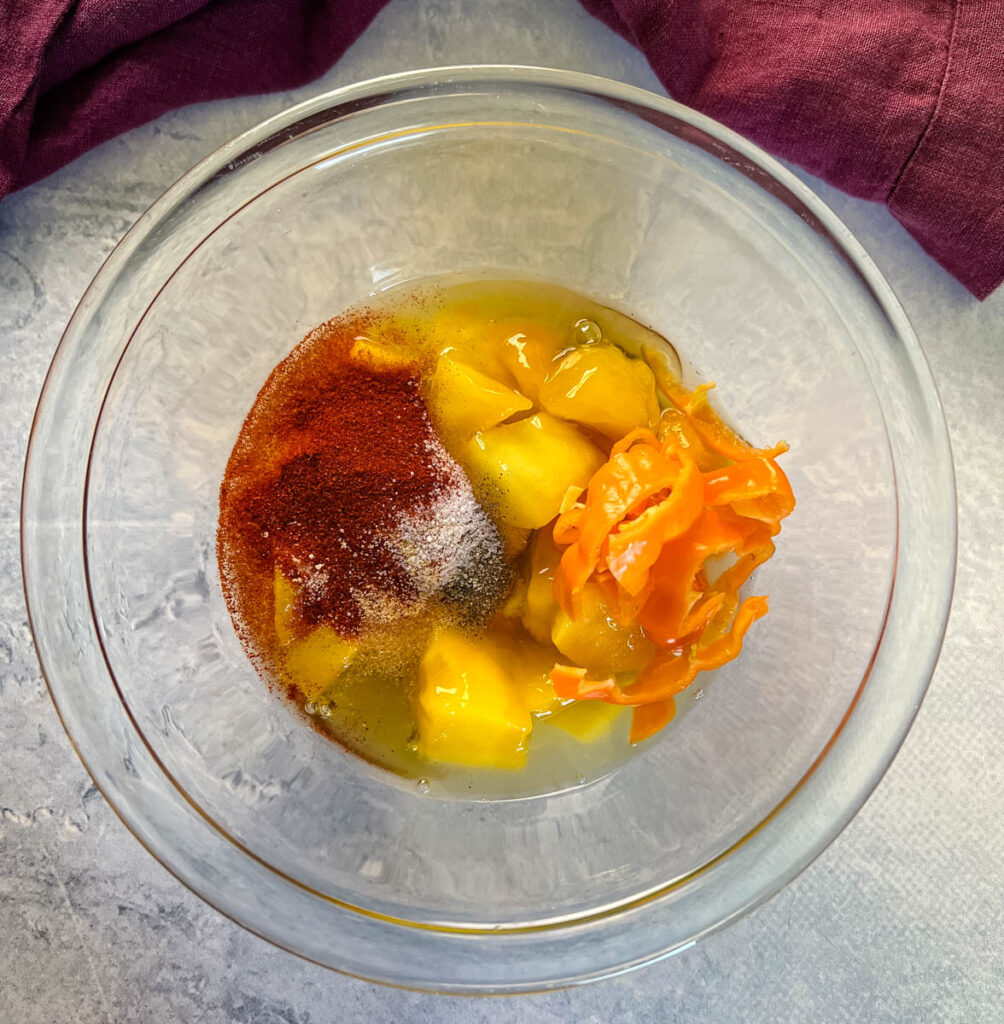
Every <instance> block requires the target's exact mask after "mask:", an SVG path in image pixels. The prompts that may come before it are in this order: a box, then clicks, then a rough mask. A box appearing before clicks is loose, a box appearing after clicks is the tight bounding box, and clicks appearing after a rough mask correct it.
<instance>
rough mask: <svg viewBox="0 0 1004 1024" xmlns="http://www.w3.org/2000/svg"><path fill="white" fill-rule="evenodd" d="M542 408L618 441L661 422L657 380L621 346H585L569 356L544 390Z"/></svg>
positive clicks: (564, 358) (559, 366) (548, 379)
mask: <svg viewBox="0 0 1004 1024" xmlns="http://www.w3.org/2000/svg"><path fill="white" fill-rule="evenodd" d="M539 401H540V404H541V406H542V407H543V408H544V409H546V410H547V411H548V412H549V413H551V414H552V415H554V416H560V417H561V418H562V419H566V420H572V421H573V422H575V423H582V424H585V425H587V426H589V427H591V428H592V429H593V430H597V431H599V432H600V433H601V434H603V435H605V436H606V437H609V438H610V439H611V440H618V439H619V438H621V437H623V436H624V435H625V434H626V433H628V432H629V431H631V430H634V429H635V428H636V427H651V426H653V425H654V424H655V423H656V421H657V420H658V419H659V401H658V398H657V397H656V389H655V377H654V375H653V374H652V371H651V370H650V369H649V368H648V366H646V365H645V363H643V362H642V361H641V360H640V359H632V358H630V357H629V356H627V355H625V354H624V353H623V352H622V351H621V350H620V349H619V348H617V347H616V346H615V345H611V344H607V343H606V342H598V343H596V344H591V345H583V346H581V347H579V348H577V349H574V350H573V351H572V352H569V353H568V354H567V355H565V356H563V357H562V358H561V359H560V360H559V362H558V363H557V364H556V365H555V366H554V367H553V369H552V370H551V372H550V373H549V374H548V377H547V380H545V381H544V383H543V384H542V385H541V388H540V394H539Z"/></svg>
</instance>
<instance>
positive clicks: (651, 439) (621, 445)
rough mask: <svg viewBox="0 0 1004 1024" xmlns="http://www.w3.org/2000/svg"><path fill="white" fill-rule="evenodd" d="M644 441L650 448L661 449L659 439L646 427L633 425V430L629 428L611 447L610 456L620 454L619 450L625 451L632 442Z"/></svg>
mask: <svg viewBox="0 0 1004 1024" xmlns="http://www.w3.org/2000/svg"><path fill="white" fill-rule="evenodd" d="M639 442H644V443H645V444H647V445H648V446H649V447H650V448H656V449H661V448H662V445H660V444H659V439H658V438H657V437H656V436H655V434H653V433H652V431H651V430H649V428H648V427H635V428H634V430H629V431H628V432H627V433H626V434H625V435H624V436H623V437H622V438H621V439H620V440H619V441H618V442H617V443H616V444H615V445H614V446H613V447H612V448H611V449H610V457H611V458H613V457H614V456H615V455H620V454H621V452H626V451H627V450H628V448H630V447H631V446H632V445H634V444H638V443H639Z"/></svg>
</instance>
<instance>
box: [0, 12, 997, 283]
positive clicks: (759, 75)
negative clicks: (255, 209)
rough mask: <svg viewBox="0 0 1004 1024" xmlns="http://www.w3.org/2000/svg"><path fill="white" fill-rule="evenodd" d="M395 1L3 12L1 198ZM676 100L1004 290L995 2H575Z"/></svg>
mask: <svg viewBox="0 0 1004 1024" xmlns="http://www.w3.org/2000/svg"><path fill="white" fill-rule="evenodd" d="M385 2H386V0H0V197H2V196H3V195H5V194H6V193H7V192H9V191H11V190H13V189H15V188H20V187H22V186H24V185H27V184H30V183H31V182H33V181H37V180H38V179H39V178H43V177H45V175H47V174H50V173H51V172H52V171H54V170H56V169H57V168H58V167H61V166H62V165H63V164H65V163H68V162H69V161H70V160H72V159H74V157H76V156H78V155H79V154H80V153H82V152H84V151H85V150H87V149H89V148H90V147H91V146H94V145H97V144H98V143H99V142H103V141H105V140H106V139H109V138H111V137H112V136H114V135H117V134H118V133H120V132H123V131H126V130H127V129H129V128H133V127H135V126H137V125H139V124H142V123H144V122H145V121H148V120H150V119H151V118H154V117H156V116H158V115H159V114H162V113H164V112H165V111H167V110H171V109H173V108H176V107H180V106H183V105H185V104H187V103H194V102H198V101H200V100H209V99H216V98H220V97H224V96H238V95H246V94H249V93H260V92H267V91H270V90H275V89H287V88H291V87H293V86H296V85H301V84H303V83H304V82H307V81H310V80H311V79H313V78H315V77H316V76H318V75H319V74H321V73H322V72H324V71H325V70H326V69H327V68H328V67H330V66H331V64H333V63H334V62H335V61H336V60H337V59H338V58H339V57H340V56H341V55H342V53H344V52H345V50H346V49H347V47H348V46H349V45H350V44H351V43H352V42H353V41H354V40H355V39H356V38H357V36H358V35H359V34H360V33H361V32H362V31H363V30H364V29H365V28H366V26H367V25H368V24H369V22H370V21H371V20H372V18H373V17H374V15H375V14H376V13H377V11H378V10H379V9H380V8H381V7H382V6H383V5H384V3H385ZM582 3H583V4H584V6H585V7H586V8H587V9H588V10H589V11H590V12H591V13H593V14H595V15H596V16H597V17H598V18H600V19H601V20H603V21H604V22H606V23H607V24H608V25H610V26H611V27H612V28H613V29H615V30H616V31H617V32H619V33H621V34H622V35H623V36H625V37H626V38H627V39H629V40H630V41H631V42H632V43H634V44H635V45H637V46H638V47H640V48H641V49H642V51H643V52H644V53H645V54H646V56H647V57H648V59H649V61H650V63H651V64H652V67H653V68H654V69H655V71H656V73H657V74H658V75H659V78H660V79H661V80H662V82H663V84H664V85H665V86H666V89H667V90H668V91H669V92H670V94H671V95H673V96H674V97H676V98H677V99H679V100H681V101H682V102H684V103H687V104H689V105H691V106H693V107H696V108H697V109H699V110H702V111H704V112H705V113H707V114H710V115H711V116H712V117H715V118H717V119H719V120H720V121H722V122H724V123H725V124H728V125H730V126H731V127H733V128H735V129H736V130H737V131H739V132H741V133H742V134H743V135H746V136H747V137H749V138H751V139H753V140H754V141H756V142H758V143H759V144H760V145H762V146H763V147H764V148H765V149H767V150H769V151H771V152H772V153H775V154H777V155H778V156H781V157H784V158H786V159H788V160H791V161H793V162H795V163H798V164H800V165H802V166H803V167H806V168H807V169H808V170H810V171H812V172H813V173H815V174H818V175H819V176H821V177H822V178H825V179H826V180H827V181H829V182H831V183H832V184H834V185H836V186H838V187H839V188H842V189H844V190H846V191H847V192H850V193H852V194H853V195H857V196H862V197H864V198H866V199H871V200H875V201H877V202H882V203H885V204H886V205H887V206H888V207H889V209H890V210H891V211H892V213H893V215H894V216H895V217H897V218H898V219H899V220H900V221H901V222H902V223H903V224H904V225H905V227H906V228H907V229H908V230H909V231H910V232H911V233H912V234H913V235H914V237H915V238H916V239H917V240H918V241H919V242H920V244H921V245H922V246H923V247H924V248H925V249H926V250H927V251H928V252H929V253H930V254H931V255H932V256H933V257H934V258H935V259H936V260H938V262H939V263H941V264H942V266H944V267H945V268H946V269H947V270H948V271H949V272H950V273H952V274H953V275H954V276H955V277H957V278H958V279H959V280H960V281H961V282H962V283H963V284H964V285H965V286H966V287H967V288H969V289H970V291H972V292H973V294H975V295H977V296H978V297H980V298H983V297H985V296H986V295H988V294H990V292H991V291H993V289H994V288H995V287H996V286H997V285H998V284H1000V283H1001V281H1002V280H1004V0H582Z"/></svg>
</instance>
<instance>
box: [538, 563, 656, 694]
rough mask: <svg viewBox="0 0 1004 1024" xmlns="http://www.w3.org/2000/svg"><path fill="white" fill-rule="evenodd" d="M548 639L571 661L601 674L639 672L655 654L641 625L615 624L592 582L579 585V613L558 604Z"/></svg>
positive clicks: (592, 673) (596, 673) (597, 674)
mask: <svg viewBox="0 0 1004 1024" xmlns="http://www.w3.org/2000/svg"><path fill="white" fill-rule="evenodd" d="M551 642H552V643H553V644H554V646H555V647H557V648H558V650H559V651H561V653H562V654H563V655H565V657H566V658H568V659H569V660H570V661H572V662H573V663H574V664H576V665H579V666H581V667H582V668H585V669H588V670H589V673H590V675H593V676H597V677H600V678H602V677H604V676H610V675H613V674H614V673H616V672H638V671H640V670H641V669H642V668H644V667H645V666H646V665H647V664H648V663H649V661H651V659H652V656H653V655H654V654H655V645H654V644H653V643H652V641H651V640H649V639H648V637H646V636H645V633H644V631H643V630H642V628H641V626H639V625H638V624H637V623H632V624H631V625H630V626H620V625H618V624H617V622H616V621H615V620H614V619H613V617H612V616H611V615H610V611H609V609H608V608H607V606H606V603H605V602H604V600H603V598H602V596H601V594H600V590H599V587H597V586H596V584H595V583H587V584H586V585H585V586H584V587H583V588H582V606H581V613H580V614H579V615H577V616H576V617H575V618H572V617H571V616H569V615H568V614H567V613H566V612H565V611H564V610H562V609H561V608H559V609H558V611H557V612H556V613H555V616H554V622H553V625H552V626H551Z"/></svg>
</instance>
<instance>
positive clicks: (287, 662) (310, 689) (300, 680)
mask: <svg viewBox="0 0 1004 1024" xmlns="http://www.w3.org/2000/svg"><path fill="white" fill-rule="evenodd" d="M358 649H359V645H358V644H357V643H355V642H353V641H352V640H348V639H346V638H345V637H343V636H340V635H339V634H338V633H336V632H335V631H334V630H333V629H332V628H331V627H330V626H318V627H317V628H316V629H313V630H311V631H310V632H309V633H308V634H307V635H306V636H305V637H302V638H301V639H299V640H293V641H292V642H291V643H290V644H289V645H288V646H287V647H286V649H285V651H283V656H282V667H283V674H284V675H285V676H286V678H287V679H288V680H289V681H290V682H291V683H295V684H296V686H297V688H298V689H299V691H300V693H302V694H303V696H304V697H305V698H306V699H307V700H319V699H320V698H321V697H323V696H324V694H325V693H326V692H327V691H328V690H330V689H331V687H332V686H333V685H334V683H335V682H336V681H337V679H338V677H339V676H340V675H341V674H342V673H343V672H344V671H345V670H346V669H347V668H348V667H349V664H350V662H351V661H352V659H353V657H354V656H355V653H356V651H357V650H358Z"/></svg>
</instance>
